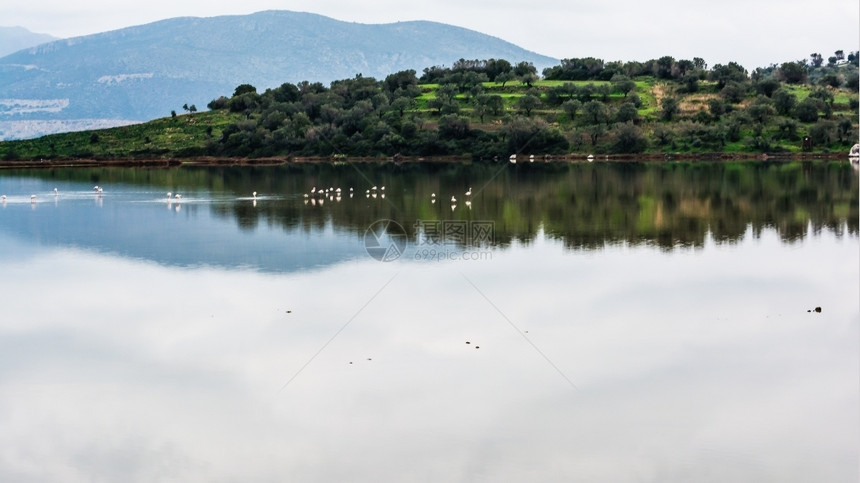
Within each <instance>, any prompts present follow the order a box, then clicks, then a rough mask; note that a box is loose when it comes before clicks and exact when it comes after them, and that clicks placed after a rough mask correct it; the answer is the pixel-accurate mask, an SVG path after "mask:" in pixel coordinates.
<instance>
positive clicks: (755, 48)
mask: <svg viewBox="0 0 860 483" xmlns="http://www.w3.org/2000/svg"><path fill="white" fill-rule="evenodd" d="M273 9H278V10H293V11H301V12H312V13H318V14H321V15H326V16H329V17H333V18H336V19H339V20H346V21H351V22H360V23H389V22H396V21H403V20H432V21H437V22H443V23H447V24H452V25H457V26H460V27H466V28H469V29H473V30H477V31H479V32H482V33H485V34H489V35H493V36H495V37H499V38H502V39H504V40H507V41H509V42H512V43H514V44H517V45H519V46H521V47H523V48H526V49H528V50H532V51H535V52H538V53H540V54H544V55H548V56H551V57H556V58H571V57H598V58H602V59H604V60H607V61H609V60H648V59H653V58H658V57H661V56H663V55H671V56H673V57H675V58H676V59H692V58H693V57H702V58H704V59H705V61H706V62H707V63H708V65H709V66H713V65H714V64H717V63H726V62H729V61H736V62H739V63H741V64H742V65H743V66H744V67H746V68H747V69H750V70H752V69H753V68H755V67H764V66H767V65H769V64H771V63H780V62H785V61H789V60H799V59H801V58H805V57H808V56H809V54H810V53H811V52H820V53H821V54H822V55H824V57H825V58H826V57H828V56H830V55H833V52H834V51H835V50H838V49H841V50H844V51H845V52H846V54H847V53H848V52H850V51H855V50H860V2H858V1H857V0H817V1H816V2H810V1H809V0H722V1H715V0H666V1H660V2H645V1H642V0H615V1H611V0H516V1H515V0H478V1H462V0H460V1H455V0H436V1H434V2H404V1H403V0H368V1H364V2H348V1H345V0H316V1H315V2H313V3H311V2H307V1H304V2H300V1H295V0H281V1H278V0H244V1H241V2H237V1H235V0H231V1H225V0H183V1H181V2H177V1H175V0H169V1H166V0H148V1H146V2H142V1H137V0H132V1H124V2H117V1H116V0H75V1H73V2H72V1H69V0H27V1H24V0H13V1H7V2H3V4H2V5H0V25H4V26H15V25H19V26H22V27H25V28H27V29H29V30H32V31H34V32H39V33H47V34H51V35H55V36H58V37H72V36H78V35H86V34H91V33H97V32H102V31H106V30H114V29H118V28H122V27H128V26H132V25H139V24H144V23H149V22H152V21H156V20H161V19H165V18H170V17H178V16H196V17H211V16H216V15H237V14H248V13H253V12H257V11H261V10H273ZM454 60H456V59H452V62H453V61H454Z"/></svg>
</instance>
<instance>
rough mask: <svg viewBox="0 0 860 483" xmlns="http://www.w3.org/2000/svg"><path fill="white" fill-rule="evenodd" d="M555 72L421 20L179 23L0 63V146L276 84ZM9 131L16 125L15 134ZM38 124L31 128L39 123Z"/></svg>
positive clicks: (80, 40) (275, 18)
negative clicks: (478, 63)
mask: <svg viewBox="0 0 860 483" xmlns="http://www.w3.org/2000/svg"><path fill="white" fill-rule="evenodd" d="M461 58H464V59H490V58H496V59H506V60H508V61H510V62H512V63H516V62H519V61H523V60H525V61H529V62H532V63H533V64H534V65H535V67H537V69H538V71H539V72H540V71H541V70H542V69H543V68H544V67H549V66H553V65H556V64H557V63H558V61H557V60H556V59H552V58H550V57H546V56H542V55H539V54H536V53H534V52H530V51H527V50H524V49H522V48H520V47H517V46H515V45H513V44H511V43H509V42H506V41H504V40H501V39H499V38H496V37H492V36H489V35H485V34H481V33H479V32H475V31H472V30H468V29H464V28H460V27H454V26H450V25H446V24H441V23H436V22H426V21H411V22H397V23H391V24H379V25H369V24H359V23H350V22H343V21H339V20H334V19H331V18H328V17H324V16H321V15H316V14H309V13H299V12H290V11H265V12H259V13H255V14H251V15H243V16H221V17H211V18H197V17H182V18H173V19H168V20H162V21H159V22H154V23H150V24H146V25H140V26H136V27H129V28H124V29H120V30H115V31H111V32H104V33H100V34H95V35H88V36H84V37H77V38H71V39H65V40H58V41H54V42H51V43H48V44H43V45H39V46H37V47H33V48H30V49H27V50H22V51H18V52H16V53H14V54H11V55H8V56H6V57H3V58H0V139H4V138H5V139H11V138H15V137H21V136H16V134H15V133H16V132H19V131H20V126H21V125H20V121H27V123H26V124H29V125H30V129H31V130H30V135H33V134H44V133H37V132H36V131H39V129H38V128H35V129H34V128H33V127H32V126H33V122H36V121H38V122H39V123H42V124H43V125H45V126H51V125H56V123H54V124H51V123H50V122H48V121H57V120H60V121H71V120H75V121H76V122H77V123H78V125H82V124H85V123H86V122H87V121H92V122H102V123H104V122H105V120H109V122H115V123H116V124H121V123H124V122H125V123H127V122H132V121H143V120H149V119H153V118H157V117H163V116H166V115H169V114H170V111H171V110H177V111H180V110H181V106H182V105H183V104H186V103H187V104H194V105H196V106H197V107H198V109H203V108H204V107H205V106H206V104H208V102H209V101H211V100H212V99H214V98H216V97H218V96H221V95H227V96H229V95H230V94H232V93H233V90H234V88H235V87H236V86H237V85H239V84H245V83H247V84H251V85H254V86H255V87H257V89H258V90H259V91H262V90H264V89H265V88H270V87H277V86H279V85H281V84H283V83H284V82H292V83H298V82H301V81H304V80H307V81H311V82H317V81H318V82H322V83H324V84H328V83H330V82H331V81H333V80H339V79H346V78H352V77H354V76H355V75H356V74H362V75H363V76H365V77H375V78H378V79H383V78H384V77H385V76H386V75H388V74H391V73H394V72H397V71H401V70H405V69H415V70H416V71H417V72H418V73H419V74H420V73H421V71H422V69H424V68H425V67H430V66H434V65H451V64H452V63H454V62H455V61H457V60H458V59H461ZM12 121H19V125H18V127H17V128H16V127H14V125H13V124H12ZM37 125H38V123H37Z"/></svg>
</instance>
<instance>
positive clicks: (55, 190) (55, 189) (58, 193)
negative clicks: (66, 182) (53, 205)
mask: <svg viewBox="0 0 860 483" xmlns="http://www.w3.org/2000/svg"><path fill="white" fill-rule="evenodd" d="M54 196H60V192H59V191H57V188H54Z"/></svg>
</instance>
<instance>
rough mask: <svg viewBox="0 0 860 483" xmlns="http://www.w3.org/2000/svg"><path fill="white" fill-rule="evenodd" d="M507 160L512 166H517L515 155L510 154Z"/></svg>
mask: <svg viewBox="0 0 860 483" xmlns="http://www.w3.org/2000/svg"><path fill="white" fill-rule="evenodd" d="M508 160H509V161H510V162H512V163H514V164H517V155H516V154H512V155H511V157H509V158H508Z"/></svg>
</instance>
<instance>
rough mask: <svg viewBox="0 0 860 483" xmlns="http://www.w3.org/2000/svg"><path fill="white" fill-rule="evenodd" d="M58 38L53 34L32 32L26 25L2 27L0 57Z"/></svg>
mask: <svg viewBox="0 0 860 483" xmlns="http://www.w3.org/2000/svg"><path fill="white" fill-rule="evenodd" d="M53 40H57V38H56V37H54V36H53V35H48V34H39V33H36V32H30V31H29V30H27V29H25V28H24V27H0V57H3V56H4V55H9V54H11V53H13V52H17V51H19V50H21V49H28V48H30V47H35V46H37V45H39V44H44V43H47V42H51V41H53Z"/></svg>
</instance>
